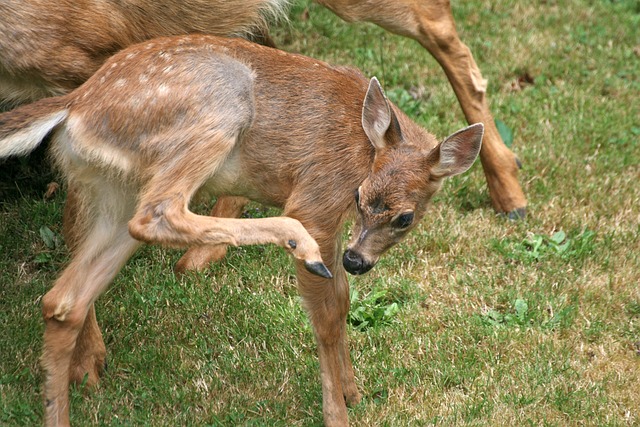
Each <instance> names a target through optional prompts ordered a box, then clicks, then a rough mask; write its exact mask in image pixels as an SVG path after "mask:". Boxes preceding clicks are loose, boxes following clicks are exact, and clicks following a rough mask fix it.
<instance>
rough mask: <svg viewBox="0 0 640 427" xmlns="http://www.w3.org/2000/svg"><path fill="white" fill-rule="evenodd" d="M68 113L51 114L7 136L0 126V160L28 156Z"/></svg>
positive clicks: (56, 112) (59, 111)
mask: <svg viewBox="0 0 640 427" xmlns="http://www.w3.org/2000/svg"><path fill="white" fill-rule="evenodd" d="M68 113H69V111H68V110H66V109H64V110H58V111H55V112H52V113H50V114H47V115H44V116H41V117H38V118H37V119H35V120H33V121H32V122H31V123H29V124H28V125H27V126H25V127H22V128H20V129H16V130H15V132H12V133H9V134H6V131H3V129H2V125H0V138H1V139H0V158H3V157H9V156H22V155H26V154H29V153H30V152H32V151H33V150H35V149H36V148H37V147H38V145H40V143H41V142H42V140H43V139H44V138H45V137H46V136H47V134H48V133H49V132H50V131H51V129H53V128H54V127H56V126H57V125H58V124H59V123H60V122H62V121H63V120H64V119H65V118H66V117H67V115H68Z"/></svg>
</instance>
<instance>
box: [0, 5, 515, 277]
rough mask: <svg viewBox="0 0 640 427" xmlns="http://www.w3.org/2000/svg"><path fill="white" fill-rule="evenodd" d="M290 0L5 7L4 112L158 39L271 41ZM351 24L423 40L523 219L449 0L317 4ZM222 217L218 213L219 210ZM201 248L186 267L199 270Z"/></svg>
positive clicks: (504, 208)
mask: <svg viewBox="0 0 640 427" xmlns="http://www.w3.org/2000/svg"><path fill="white" fill-rule="evenodd" d="M286 3H287V1H286V0H241V1H232V0H189V1H175V0H136V1H133V0H122V1H115V0H96V1H91V2H89V1H85V0H81V1H80V0H58V1H56V2H53V3H52V2H51V1H49V0H28V1H20V2H0V34H2V35H3V36H4V37H0V106H2V105H3V104H4V105H5V107H7V106H11V105H18V104H21V103H24V102H30V101H33V100H36V99H39V98H42V97H45V96H51V95H61V94H64V93H67V92H69V91H70V90H72V89H74V88H75V87H77V86H78V85H80V84H81V83H82V82H84V81H85V80H86V79H87V78H89V76H91V75H92V74H93V73H94V72H95V71H96V70H97V69H98V67H100V65H102V63H103V62H104V61H105V60H106V59H107V58H108V57H110V56H111V55H113V54H114V53H115V52H117V51H118V50H120V49H122V48H125V47H127V46H129V45H131V44H133V43H137V42H140V41H143V40H147V39H150V38H153V37H159V36H168V35H179V34H187V33H194V32H198V33H208V34H214V35H222V36H228V35H244V36H252V37H253V38H254V39H256V40H261V41H263V42H266V43H271V41H270V39H269V38H268V36H267V35H266V34H267V32H266V23H267V22H268V16H270V15H278V14H279V13H282V12H281V11H282V9H285V8H286ZM318 3H320V4H322V5H323V6H326V7H327V8H329V9H331V10H332V11H333V12H335V13H336V14H337V15H339V16H340V17H342V18H343V19H345V20H347V21H366V22H373V23H375V24H378V25H380V26H381V27H383V28H385V29H387V30H389V31H391V32H394V33H397V34H400V35H403V36H406V37H410V38H413V39H415V40H417V41H418V42H419V43H420V44H421V45H422V46H424V47H425V48H426V49H427V50H428V51H429V52H431V54H432V55H433V56H434V57H435V58H436V59H437V60H438V62H439V63H440V65H442V68H443V69H444V71H445V73H446V74H447V77H448V78H449V81H450V82H451V85H452V87H453V89H454V91H455V93H456V96H457V97H458V100H459V101H460V105H461V106H462V109H463V111H464V114H465V116H466V118H467V121H468V122H469V123H478V122H482V123H484V124H485V136H484V142H483V147H482V152H481V153H480V157H481V160H482V165H483V168H484V171H485V175H486V178H487V184H488V186H489V195H490V196H491V201H492V203H493V206H494V208H495V210H496V211H497V212H501V213H507V214H510V215H515V216H521V215H523V214H524V212H525V208H526V205H527V201H526V199H525V197H524V194H523V192H522V190H521V188H520V185H519V184H518V178H517V175H518V168H517V164H516V160H515V156H514V154H513V153H512V152H511V151H510V150H509V149H508V148H507V147H506V146H505V145H504V144H503V143H502V140H501V138H500V134H499V133H498V131H497V129H496V127H495V125H494V123H493V118H492V117H491V112H490V111H489V106H488V104H487V101H486V98H485V92H486V86H487V82H486V80H485V79H484V78H483V77H482V75H481V73H480V70H479V69H478V67H477V65H476V63H475V61H474V59H473V56H472V55H471V52H470V51H469V49H468V48H467V46H465V45H464V44H463V43H462V42H461V41H460V39H459V38H458V35H457V32H456V28H455V23H454V21H453V16H452V14H451V7H450V4H449V0H395V1H385V0H377V1H367V2H363V1H359V0H318ZM218 212H219V209H218ZM218 253H219V251H212V254H211V256H209V257H206V256H204V253H203V251H202V250H199V255H200V257H199V259H203V260H206V261H205V262H203V263H200V264H198V265H196V264H195V261H196V260H195V258H194V259H191V260H185V262H184V263H183V264H184V265H191V266H193V267H194V268H203V267H204V266H205V265H206V264H207V261H209V260H211V259H215V255H216V254H218Z"/></svg>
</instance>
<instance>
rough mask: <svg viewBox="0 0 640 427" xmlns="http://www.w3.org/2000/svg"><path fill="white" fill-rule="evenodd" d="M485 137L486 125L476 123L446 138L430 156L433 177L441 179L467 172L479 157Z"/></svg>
mask: <svg viewBox="0 0 640 427" xmlns="http://www.w3.org/2000/svg"><path fill="white" fill-rule="evenodd" d="M483 135H484V125H483V124H482V123H476V124H473V125H471V126H469V127H466V128H464V129H462V130H459V131H458V132H456V133H454V134H452V135H450V136H448V137H447V138H445V140H444V141H442V142H441V143H440V144H438V146H437V147H436V148H434V149H433V150H432V151H431V153H430V154H429V164H431V165H432V169H431V171H430V172H431V176H432V177H433V178H435V179H441V178H448V177H450V176H453V175H458V174H461V173H463V172H466V171H467V170H468V169H469V168H470V167H471V165H473V162H475V161H476V158H477V157H478V153H479V152H480V147H481V146H482V136H483Z"/></svg>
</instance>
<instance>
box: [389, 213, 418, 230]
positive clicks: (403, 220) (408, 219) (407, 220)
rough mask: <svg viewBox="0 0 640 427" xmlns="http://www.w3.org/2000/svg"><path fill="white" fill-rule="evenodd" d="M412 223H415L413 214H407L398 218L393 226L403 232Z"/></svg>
mask: <svg viewBox="0 0 640 427" xmlns="http://www.w3.org/2000/svg"><path fill="white" fill-rule="evenodd" d="M412 222H413V212H405V213H403V214H402V215H400V216H399V217H398V218H396V219H395V220H394V221H393V224H392V225H393V226H394V227H395V228H399V229H401V230H402V229H404V228H407V227H408V226H410V225H411V223H412Z"/></svg>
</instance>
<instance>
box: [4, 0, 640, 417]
mask: <svg viewBox="0 0 640 427" xmlns="http://www.w3.org/2000/svg"><path fill="white" fill-rule="evenodd" d="M452 6H453V9H454V14H455V17H456V19H457V23H458V30H459V32H460V35H461V38H462V39H463V40H464V41H465V43H467V44H468V45H469V47H470V48H471V50H472V52H474V55H475V58H476V60H477V62H478V63H479V66H480V68H481V69H482V71H483V74H484V76H485V77H486V78H488V80H489V82H490V84H489V92H488V95H489V99H490V102H491V105H492V111H493V113H494V115H495V116H496V118H497V119H498V120H500V121H501V122H502V123H503V124H504V126H506V128H507V129H508V130H509V131H511V133H512V134H513V143H512V149H513V150H514V151H515V152H516V153H517V154H518V156H519V157H520V159H521V160H522V162H523V164H524V168H523V169H522V171H521V182H522V184H523V187H524V190H525V192H526V194H527V196H528V199H529V216H528V217H527V219H526V220H524V221H518V222H509V221H506V220H505V219H503V218H501V217H498V216H496V215H495V214H494V213H493V211H492V209H491V207H490V205H489V203H488V195H487V193H486V187H485V183H484V177H483V174H482V171H481V169H480V167H479V166H476V167H474V168H473V170H472V171H471V172H470V173H467V174H466V175H464V176H461V177H459V178H456V179H454V180H452V181H451V182H449V183H447V184H446V186H445V188H444V189H443V191H442V192H441V193H440V195H439V196H437V199H436V201H435V203H434V206H433V208H432V209H431V211H430V213H429V214H428V216H427V217H426V218H425V220H424V221H423V222H422V224H421V225H420V226H419V227H418V229H417V230H416V231H414V232H413V233H412V234H411V235H410V236H409V238H408V239H407V240H406V241H405V242H404V243H402V244H401V245H399V246H398V247H396V248H394V249H393V250H392V251H391V252H390V253H389V254H388V255H387V256H386V257H385V259H384V260H383V261H381V263H380V264H379V265H378V266H377V267H376V268H375V269H374V270H373V271H372V272H371V273H369V274H367V275H366V276H364V277H360V278H358V279H353V280H352V283H351V286H352V288H353V289H354V290H355V291H356V292H357V295H356V298H355V299H354V311H353V313H352V316H351V317H350V326H349V336H350V347H351V355H352V358H353V361H354V368H355V371H356V377H357V383H358V386H359V388H360V390H361V392H362V394H363V397H364V398H363V402H362V403H361V404H360V405H358V406H356V407H354V408H352V409H350V410H349V417H350V421H351V423H352V424H353V425H361V426H371V425H389V426H395V425H447V426H448V425H456V426H494V425H531V426H564V425H588V426H626V425H638V424H640V394H639V393H638V384H640V287H639V286H638V283H639V279H640V256H639V255H638V254H640V185H638V180H639V178H640V166H639V165H640V102H638V99H639V98H638V96H639V94H640V32H638V28H640V4H639V3H638V2H637V1H636V0H617V1H613V0H611V1H609V0H568V1H565V2H558V1H545V2H520V1H515V0H495V1H491V2H488V1H481V0H473V1H469V2H462V1H456V2H453V5H452ZM305 10H308V18H307V19H298V17H299V16H301V15H303V12H304V11H305ZM305 15H306V14H305ZM291 16H292V17H293V20H292V23H291V24H287V25H282V26H280V27H278V28H277V29H276V30H275V31H274V38H275V39H276V40H277V42H278V43H279V44H280V45H281V46H282V47H283V48H286V49H288V50H291V51H299V52H303V53H306V54H309V55H311V56H316V57H319V58H323V59H326V60H328V61H330V62H334V63H341V64H351V65H355V66H358V67H359V68H361V69H362V70H363V71H364V72H365V73H366V74H369V75H377V76H378V77H379V78H380V79H381V81H382V83H383V85H384V86H385V88H386V90H387V92H388V94H389V96H390V97H392V98H393V99H394V100H396V101H397V102H398V103H399V104H400V105H401V106H402V107H403V108H404V109H405V110H407V111H408V112H409V113H410V114H411V115H412V116H413V117H414V118H415V119H416V120H417V121H418V122H419V123H421V124H423V125H424V126H425V127H427V128H428V129H430V130H431V131H432V132H434V133H436V134H437V135H439V136H441V137H442V136H445V135H447V134H449V133H451V132H453V131H455V130H456V129H458V128H460V127H462V126H464V120H463V117H462V114H461V112H460V109H459V107H458V106H457V104H456V100H455V97H454V95H453V93H452V91H451V89H450V87H449V85H448V83H447V82H446V79H445V78H444V75H443V73H442V72H441V70H440V69H439V67H438V65H437V64H436V63H435V61H434V60H433V59H432V58H431V57H430V56H429V55H428V54H427V53H426V52H424V51H423V50H422V49H421V48H420V47H419V46H418V45H417V44H416V43H415V42H413V41H409V40H406V39H403V38H400V37H396V36H392V35H390V34H388V33H385V32H383V31H382V30H380V29H378V28H377V27H375V26H371V25H364V24H357V25H347V24H344V23H343V22H342V21H340V20H339V19H338V18H336V17H335V16H333V15H332V14H331V13H330V12H328V11H326V10H324V9H322V8H321V7H319V6H317V5H315V4H306V3H305V4H298V5H296V6H295V7H294V8H293V10H292V14H291ZM412 94H413V95H412ZM416 94H418V95H416ZM49 178H50V176H47V175H46V174H45V175H43V176H41V177H40V179H34V180H32V181H30V180H25V179H22V178H20V180H16V181H15V184H14V182H12V181H9V183H8V184H7V183H6V182H5V183H4V185H3V186H2V187H1V189H2V199H0V253H1V254H2V256H1V257H0V424H1V425H34V424H38V423H40V422H41V418H42V412H43V410H42V404H41V398H40V393H41V379H40V372H39V368H38V357H39V353H40V348H41V339H42V338H41V337H42V332H43V325H42V321H41V318H40V298H41V297H42V295H43V294H44V293H45V292H46V290H47V288H48V286H50V284H51V282H52V281H53V280H54V278H55V277H56V274H57V272H59V271H60V269H61V268H62V267H63V266H64V264H65V262H66V261H67V258H68V255H67V253H66V250H65V248H64V246H62V245H59V244H57V239H56V236H59V235H60V232H61V209H62V204H63V201H64V194H63V193H58V194H57V195H56V196H55V197H54V198H53V199H51V200H44V199H43V198H42V194H43V193H44V190H45V189H44V185H45V184H46V182H47V181H48V180H49ZM5 181H6V180H5ZM42 230H44V231H42ZM47 230H50V231H51V233H50V232H49V231H47ZM179 256H180V252H179V251H174V250H164V249H160V248H155V247H145V248H144V249H143V250H141V251H140V252H139V253H138V254H137V255H136V256H135V257H134V258H133V259H132V260H131V261H130V262H129V263H128V264H127V266H126V267H125V269H124V270H123V272H122V273H121V274H120V275H119V276H118V277H117V279H116V281H115V283H114V284H113V285H112V286H111V288H110V289H109V290H108V291H107V292H106V293H105V295H103V297H102V298H101V299H100V300H99V301H98V303H97V312H98V317H99V321H100V323H101V325H102V327H103V333H104V338H105V341H106V344H107V348H108V359H109V370H108V372H107V374H106V375H105V376H104V378H103V379H102V381H101V383H100V385H99V386H98V387H97V389H96V390H94V391H93V392H91V393H84V392H83V391H82V390H80V389H74V390H73V391H72V422H74V423H75V424H76V425H229V426H231V425H233V426H235V425H252V426H261V425H265V426H289V425H300V426H303V425H304V426H307V425H321V423H322V410H321V390H320V382H319V370H318V362H317V357H316V354H315V344H314V339H313V333H312V331H311V328H310V325H309V322H308V320H307V319H306V317H305V314H304V311H303V310H302V309H301V307H300V304H299V298H298V296H297V292H296V289H295V280H294V277H293V269H292V267H291V264H290V260H289V259H288V258H287V256H286V255H285V254H284V253H283V252H282V251H280V250H278V249H276V248H273V247H247V248H238V249H233V250H231V251H230V254H229V256H228V257H227V258H226V259H225V260H224V261H223V262H222V263H220V264H218V265H215V266H213V267H212V268H211V270H209V271H207V272H205V273H202V274H198V275H193V276H191V277H187V278H182V279H178V278H176V277H175V276H174V275H173V273H172V266H173V265H174V264H175V262H176V261H177V260H178V258H179ZM364 321H366V322H367V323H366V324H364V323H363V322H364ZM363 325H364V326H363Z"/></svg>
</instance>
